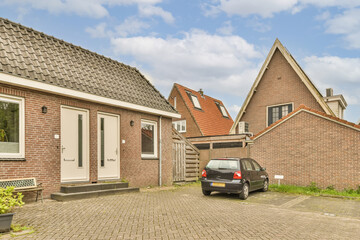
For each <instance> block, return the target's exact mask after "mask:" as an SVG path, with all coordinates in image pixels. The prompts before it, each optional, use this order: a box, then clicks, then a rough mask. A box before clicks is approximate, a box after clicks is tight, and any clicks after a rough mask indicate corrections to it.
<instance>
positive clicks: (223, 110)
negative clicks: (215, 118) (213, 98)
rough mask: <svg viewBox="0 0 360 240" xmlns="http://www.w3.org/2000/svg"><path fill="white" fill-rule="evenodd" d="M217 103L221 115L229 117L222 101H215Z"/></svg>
mask: <svg viewBox="0 0 360 240" xmlns="http://www.w3.org/2000/svg"><path fill="white" fill-rule="evenodd" d="M215 104H216V106H217V107H218V108H219V110H220V112H221V115H223V117H226V118H228V117H229V115H228V114H227V112H226V109H225V107H224V106H223V105H221V104H220V103H218V102H215Z"/></svg>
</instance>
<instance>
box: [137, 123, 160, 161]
mask: <svg viewBox="0 0 360 240" xmlns="http://www.w3.org/2000/svg"><path fill="white" fill-rule="evenodd" d="M143 123H145V124H149V125H153V126H154V154H144V153H142V132H141V128H142V127H140V143H141V144H140V146H141V158H157V157H158V127H157V122H155V121H150V120H146V119H141V125H142V124H143Z"/></svg>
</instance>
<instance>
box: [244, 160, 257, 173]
mask: <svg viewBox="0 0 360 240" xmlns="http://www.w3.org/2000/svg"><path fill="white" fill-rule="evenodd" d="M242 166H243V168H244V169H245V170H247V171H253V170H254V169H253V167H252V165H251V163H250V161H249V160H243V161H242Z"/></svg>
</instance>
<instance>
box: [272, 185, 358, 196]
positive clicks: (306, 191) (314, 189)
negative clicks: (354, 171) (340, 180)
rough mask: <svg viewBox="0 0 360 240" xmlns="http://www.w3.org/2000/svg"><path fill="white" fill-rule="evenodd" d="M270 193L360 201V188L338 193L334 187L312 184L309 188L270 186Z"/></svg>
mask: <svg viewBox="0 0 360 240" xmlns="http://www.w3.org/2000/svg"><path fill="white" fill-rule="evenodd" d="M269 189H270V191H272V192H283V193H293V194H303V195H311V196H340V197H350V198H359V199H360V186H359V187H358V189H356V190H355V189H344V190H342V191H338V190H336V189H335V188H334V186H328V187H327V188H326V189H321V188H319V187H318V186H316V184H315V183H311V184H310V185H309V186H305V187H301V186H294V185H280V186H278V185H277V184H271V185H270V186H269Z"/></svg>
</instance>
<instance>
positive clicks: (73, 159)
mask: <svg viewBox="0 0 360 240" xmlns="http://www.w3.org/2000/svg"><path fill="white" fill-rule="evenodd" d="M64 161H72V162H73V161H75V158H71V159H66V158H64Z"/></svg>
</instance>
